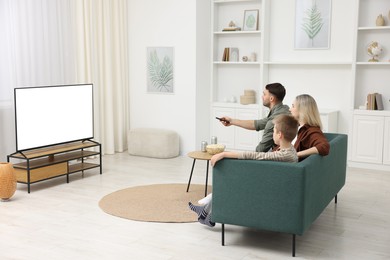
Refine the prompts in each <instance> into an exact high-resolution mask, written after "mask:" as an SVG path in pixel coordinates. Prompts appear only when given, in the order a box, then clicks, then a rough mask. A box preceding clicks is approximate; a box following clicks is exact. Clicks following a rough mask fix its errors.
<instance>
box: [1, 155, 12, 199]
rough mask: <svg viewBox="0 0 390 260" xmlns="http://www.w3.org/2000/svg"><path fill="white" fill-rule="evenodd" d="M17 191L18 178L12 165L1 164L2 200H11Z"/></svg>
mask: <svg viewBox="0 0 390 260" xmlns="http://www.w3.org/2000/svg"><path fill="white" fill-rule="evenodd" d="M15 191H16V176H15V172H14V167H13V165H12V163H3V162H2V163H0V199H1V200H2V201H6V200H8V199H10V198H11V197H12V196H13V195H14V193H15Z"/></svg>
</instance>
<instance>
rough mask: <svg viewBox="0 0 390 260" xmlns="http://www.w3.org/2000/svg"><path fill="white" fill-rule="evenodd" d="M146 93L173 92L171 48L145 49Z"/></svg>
mask: <svg viewBox="0 0 390 260" xmlns="http://www.w3.org/2000/svg"><path fill="white" fill-rule="evenodd" d="M146 52H147V58H146V60H147V80H146V84H147V92H148V93H174V92H173V79H174V78H173V76H174V74H173V72H174V71H173V69H174V64H173V47H147V51H146Z"/></svg>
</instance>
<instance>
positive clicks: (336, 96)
mask: <svg viewBox="0 0 390 260" xmlns="http://www.w3.org/2000/svg"><path fill="white" fill-rule="evenodd" d="M270 2H271V8H270V9H271V16H270V17H271V19H270V39H269V46H270V51H269V61H274V62H286V63H289V62H291V63H299V62H330V63H336V62H339V63H344V64H341V65H333V64H332V65H296V64H291V65H270V66H269V75H268V77H269V82H281V83H282V84H283V85H284V86H285V87H286V90H287V95H286V97H285V103H286V104H288V105H291V103H292V100H293V99H294V98H295V96H297V95H299V94H303V93H307V94H310V95H312V96H313V97H314V98H315V99H316V101H317V103H318V106H319V107H320V108H330V109H336V110H339V111H340V113H339V120H338V125H339V128H338V131H339V132H342V133H348V128H349V120H350V115H351V109H352V107H353V97H352V93H353V91H352V88H353V86H352V60H353V51H354V44H355V42H354V36H355V23H356V18H355V13H356V1H355V0H343V1H332V17H331V27H330V30H331V35H330V40H331V43H330V48H329V49H326V50H295V49H294V33H295V1H285V0H272V1H270ZM348 63H349V64H348Z"/></svg>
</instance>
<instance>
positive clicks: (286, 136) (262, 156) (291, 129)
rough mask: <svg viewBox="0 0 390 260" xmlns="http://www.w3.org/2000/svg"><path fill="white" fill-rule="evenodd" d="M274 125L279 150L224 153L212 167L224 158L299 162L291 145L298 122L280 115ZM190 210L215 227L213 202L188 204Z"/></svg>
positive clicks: (214, 158)
mask: <svg viewBox="0 0 390 260" xmlns="http://www.w3.org/2000/svg"><path fill="white" fill-rule="evenodd" d="M272 123H273V124H274V125H275V126H274V128H273V134H272V136H273V140H274V142H275V144H277V145H278V146H279V148H278V150H276V151H273V152H251V151H245V152H222V153H218V154H215V155H213V157H211V160H210V161H211V165H212V166H214V165H215V164H216V163H217V162H218V161H219V160H221V159H223V158H235V159H244V160H268V161H281V162H298V155H297V152H296V150H295V148H294V146H293V145H292V144H291V142H292V140H293V139H294V138H295V136H296V135H297V132H298V121H297V120H296V119H295V118H294V117H292V116H290V115H279V116H277V117H276V118H274V120H272ZM188 205H189V207H190V209H191V210H192V211H194V212H195V213H196V214H198V221H199V222H200V223H202V224H205V225H207V226H209V227H213V226H215V223H214V222H212V221H211V207H212V206H211V205H212V203H211V200H210V201H209V202H208V203H206V204H204V205H203V206H195V205H193V204H192V203H191V202H189V203H188Z"/></svg>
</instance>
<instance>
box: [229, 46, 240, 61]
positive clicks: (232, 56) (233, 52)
mask: <svg viewBox="0 0 390 260" xmlns="http://www.w3.org/2000/svg"><path fill="white" fill-rule="evenodd" d="M229 50H230V52H229V61H232V62H238V61H239V51H238V48H232V47H231V48H229Z"/></svg>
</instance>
